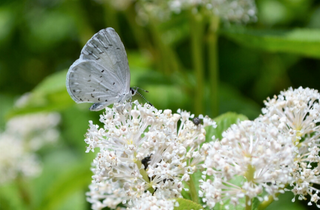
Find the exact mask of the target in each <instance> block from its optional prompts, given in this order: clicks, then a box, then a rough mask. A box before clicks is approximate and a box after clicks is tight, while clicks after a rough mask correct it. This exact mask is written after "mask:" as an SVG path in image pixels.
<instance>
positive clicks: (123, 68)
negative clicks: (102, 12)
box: [66, 28, 130, 111]
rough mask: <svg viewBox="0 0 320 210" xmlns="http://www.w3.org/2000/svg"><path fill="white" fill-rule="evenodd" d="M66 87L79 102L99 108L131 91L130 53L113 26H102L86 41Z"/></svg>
mask: <svg viewBox="0 0 320 210" xmlns="http://www.w3.org/2000/svg"><path fill="white" fill-rule="evenodd" d="M66 86H67V90H68V93H69V95H70V96H71V98H72V99H73V100H74V101H75V102H76V103H94V104H93V105H92V106H91V108H90V110H92V111H98V110H101V109H103V108H104V107H106V106H108V105H110V104H113V103H115V102H121V101H122V100H123V99H126V97H125V96H128V95H129V90H130V70H129V65H128V59H127V54H126V51H125V49H124V46H123V44H122V42H121V39H120V37H119V35H118V34H117V33H116V32H115V31H114V29H113V28H107V29H102V30H100V31H99V32H98V33H96V34H95V35H93V37H92V38H91V39H90V40H89V41H88V42H87V43H86V44H85V46H84V47H83V49H82V51H81V55H80V58H79V59H78V60H76V61H75V62H74V63H73V64H72V66H71V67H70V68H69V71H68V73H67V84H66Z"/></svg>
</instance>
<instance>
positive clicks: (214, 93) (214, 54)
mask: <svg viewBox="0 0 320 210" xmlns="http://www.w3.org/2000/svg"><path fill="white" fill-rule="evenodd" d="M219 22H220V21H219V17H217V16H213V17H212V19H211V23H210V27H209V31H208V54H209V83H210V94H209V95H210V96H209V97H210V103H209V104H210V109H209V110H211V116H213V117H214V116H217V115H218V113H219V106H218V104H219V96H218V92H219V67H218V34H217V31H218V28H219Z"/></svg>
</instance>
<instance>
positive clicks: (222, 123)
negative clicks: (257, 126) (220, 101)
mask: <svg viewBox="0 0 320 210" xmlns="http://www.w3.org/2000/svg"><path fill="white" fill-rule="evenodd" d="M247 119H248V118H247V117H246V116H244V115H242V114H237V113H234V112H227V113H225V114H222V115H220V116H218V117H216V118H215V119H214V121H216V123H217V127H216V128H212V127H208V128H207V135H206V142H209V141H211V137H212V136H215V137H216V138H218V139H221V138H222V133H223V131H225V130H227V129H228V128H229V127H230V126H231V125H232V124H235V123H238V122H239V121H243V120H247Z"/></svg>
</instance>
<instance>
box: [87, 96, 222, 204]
mask: <svg viewBox="0 0 320 210" xmlns="http://www.w3.org/2000/svg"><path fill="white" fill-rule="evenodd" d="M193 117H194V116H193V115H190V113H188V112H184V111H178V113H177V114H173V113H172V112H171V110H164V111H161V110H157V109H156V108H154V107H152V106H150V105H148V104H145V105H140V104H139V103H138V102H137V101H135V102H133V103H132V104H131V103H125V104H122V105H120V104H115V105H114V106H113V108H106V113H105V114H104V115H101V118H100V121H101V122H102V123H103V124H104V126H103V128H99V127H98V125H94V124H93V123H92V122H90V128H89V130H88V132H87V137H86V139H85V141H86V143H87V144H88V147H87V152H89V151H93V150H94V149H95V148H99V149H100V151H99V152H98V154H97V156H96V158H95V160H94V162H93V167H92V171H93V173H94V175H93V182H92V184H91V185H90V192H88V193H87V197H88V201H89V202H90V203H92V209H102V208H104V207H110V208H115V207H116V206H117V205H118V204H122V205H125V206H127V207H128V208H129V209H173V207H174V206H175V205H176V204H175V202H174V198H178V197H181V191H182V189H183V188H184V187H185V186H184V182H187V181H189V179H190V175H191V174H193V173H194V172H195V171H196V170H197V169H199V167H200V163H201V162H203V161H204V160H205V157H206V154H207V153H206V148H201V147H200V144H201V143H203V142H204V141H205V134H206V131H205V129H204V127H205V126H216V124H215V123H214V122H213V121H212V120H210V119H209V118H208V117H203V116H200V117H199V118H200V119H201V120H202V121H203V124H201V123H199V124H198V123H196V124H195V123H194V122H193V121H191V120H190V118H193ZM138 207H139V208H138Z"/></svg>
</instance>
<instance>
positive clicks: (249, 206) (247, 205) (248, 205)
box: [246, 196, 252, 210]
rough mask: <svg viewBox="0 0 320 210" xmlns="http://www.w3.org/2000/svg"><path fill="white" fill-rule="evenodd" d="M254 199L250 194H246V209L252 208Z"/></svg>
mask: <svg viewBox="0 0 320 210" xmlns="http://www.w3.org/2000/svg"><path fill="white" fill-rule="evenodd" d="M251 206H252V201H251V199H250V197H249V196H246V210H251Z"/></svg>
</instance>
